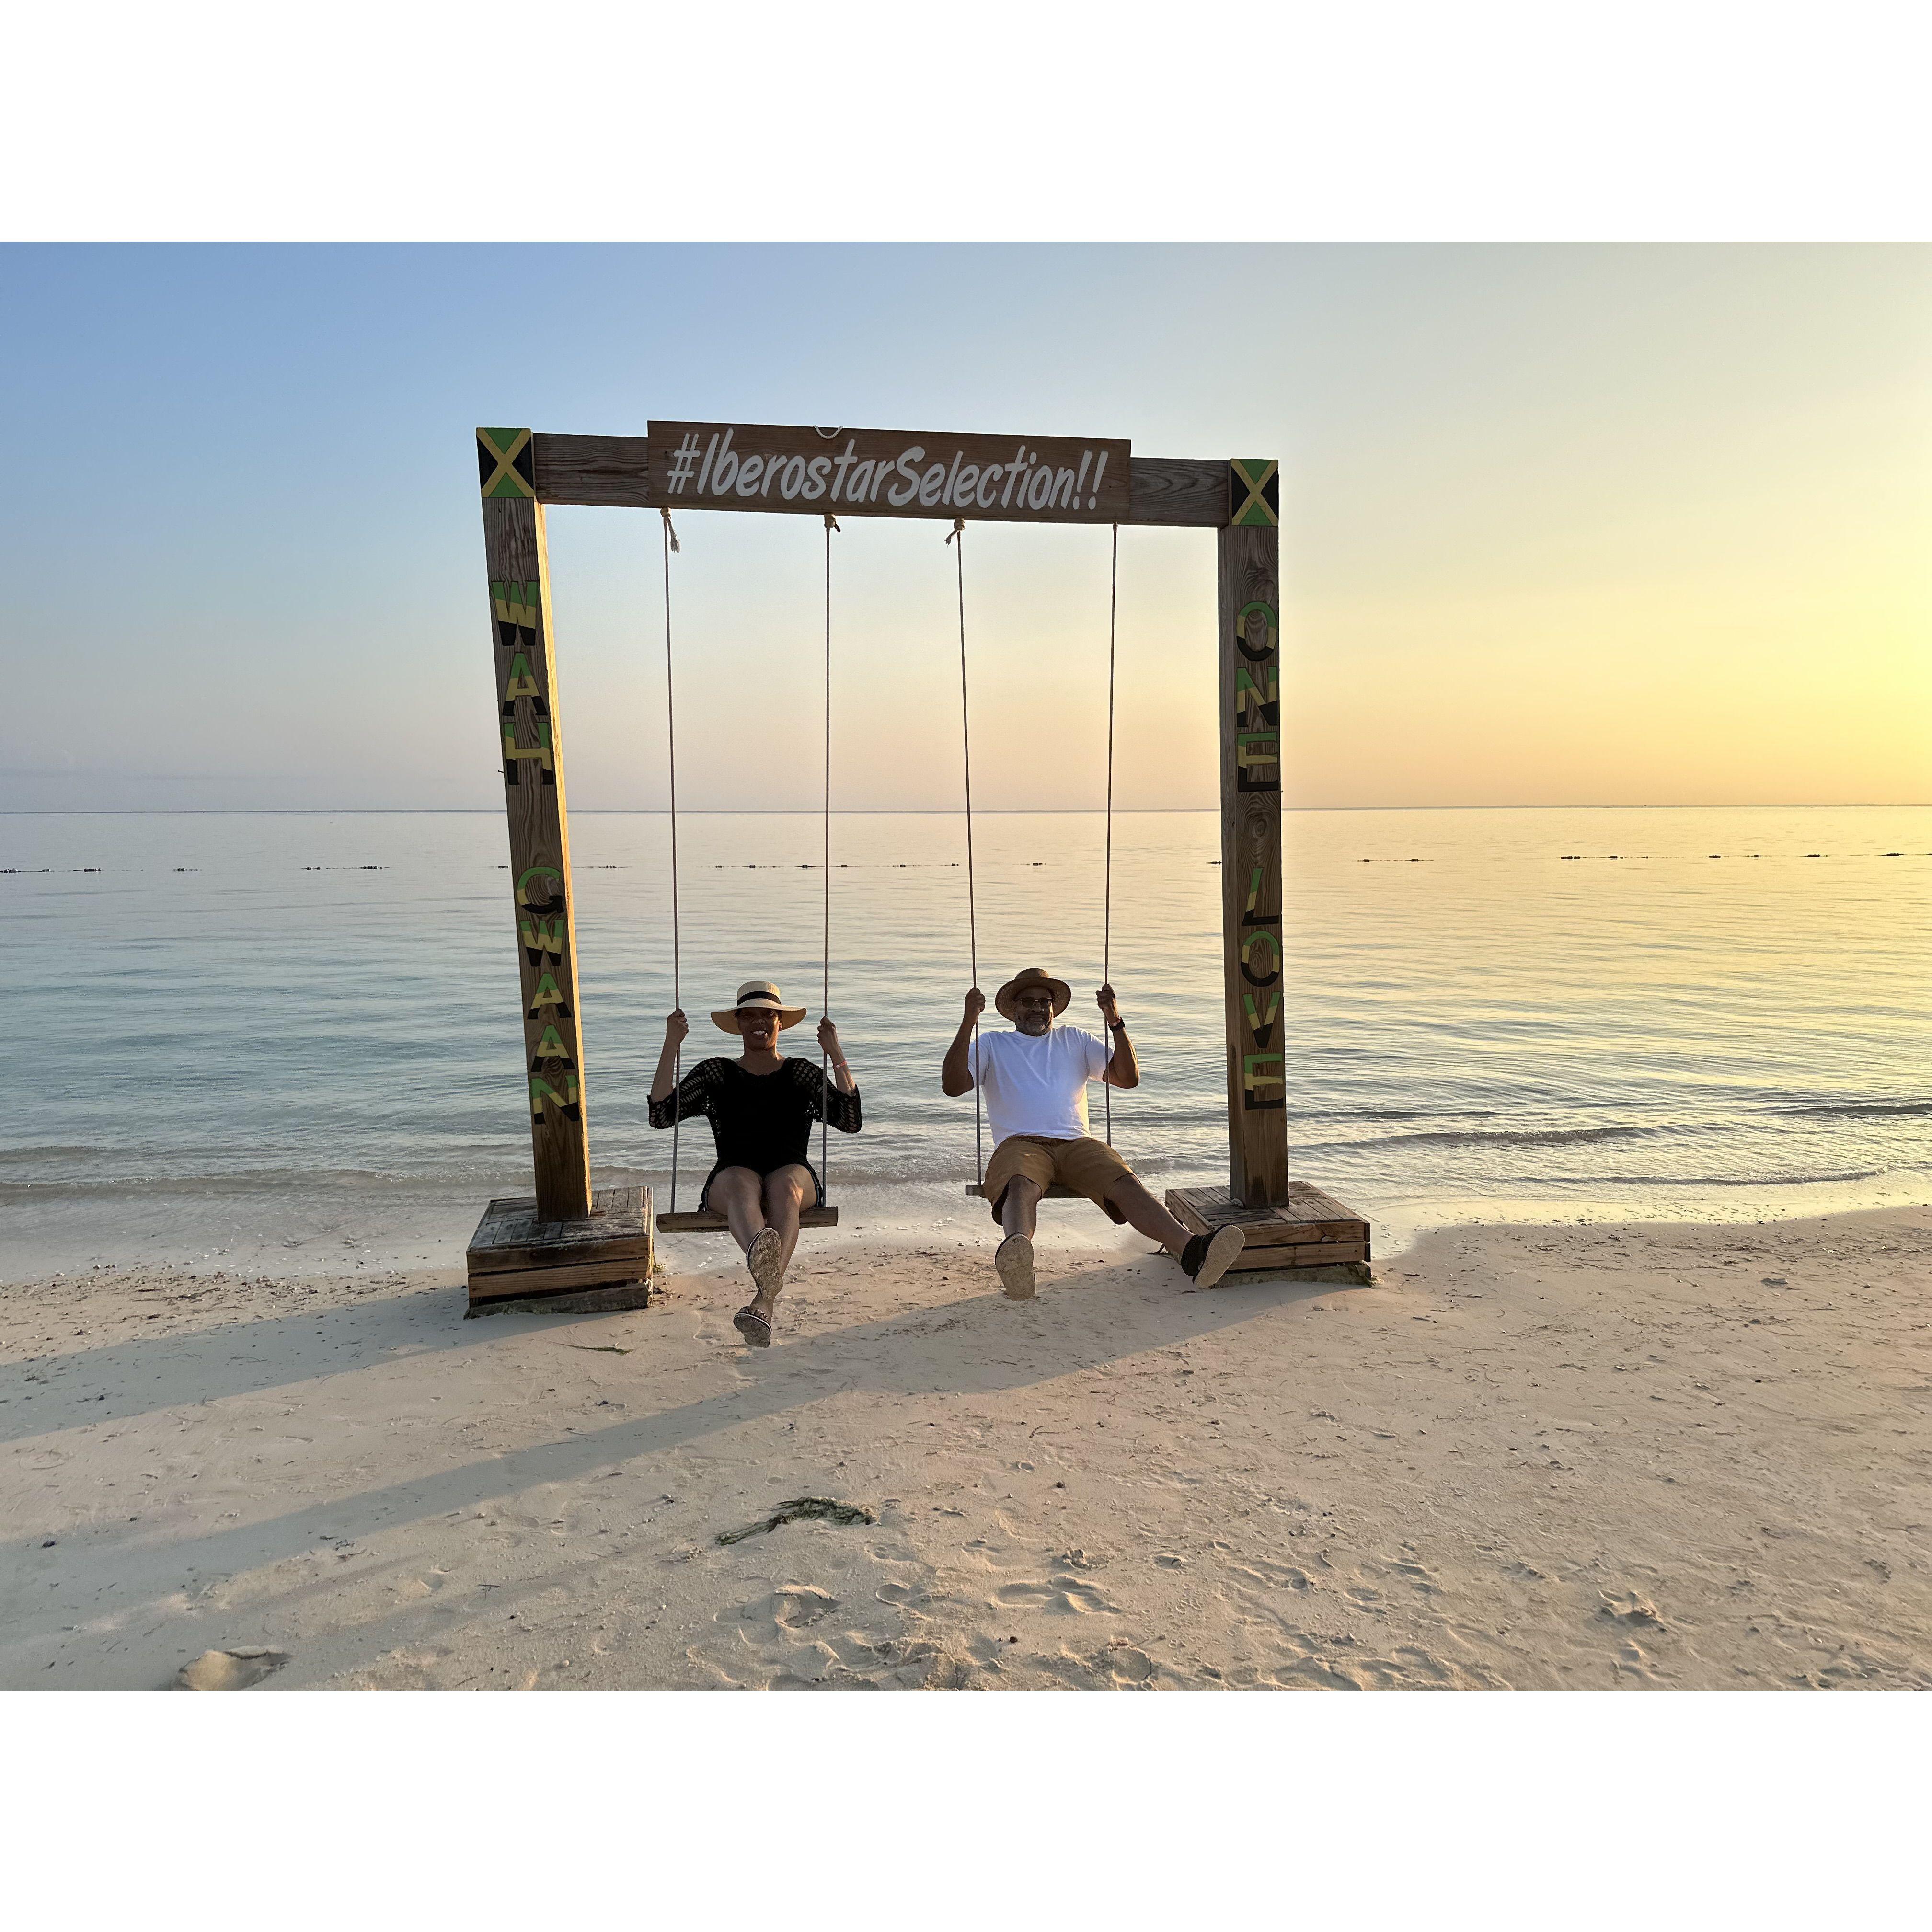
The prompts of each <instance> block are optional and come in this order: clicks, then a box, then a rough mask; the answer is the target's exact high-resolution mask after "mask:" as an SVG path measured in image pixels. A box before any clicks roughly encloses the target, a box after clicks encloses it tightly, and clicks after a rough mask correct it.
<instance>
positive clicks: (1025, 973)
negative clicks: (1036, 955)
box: [993, 966, 1073, 1019]
mask: <svg viewBox="0 0 1932 1932" xmlns="http://www.w3.org/2000/svg"><path fill="white" fill-rule="evenodd" d="M1030 986H1044V987H1046V989H1047V990H1048V991H1049V992H1051V993H1052V995H1053V1010H1054V1012H1055V1014H1056V1015H1057V1014H1060V1013H1064V1012H1066V1010H1067V1001H1069V1000H1070V999H1072V998H1073V988H1072V987H1070V986H1068V985H1067V982H1066V981H1065V980H1056V979H1055V977H1053V975H1052V974H1051V973H1049V972H1048V971H1047V970H1046V968H1045V967H1043V966H1026V967H1022V968H1021V970H1020V971H1019V972H1017V973H1016V974H1014V975H1013V977H1012V978H1011V979H1010V980H1008V981H1007V983H1006V984H1005V985H1004V986H1002V987H1001V989H1000V990H999V991H998V992H997V993H995V995H993V1004H994V1005H995V1006H996V1007H998V1008H999V1010H1000V1011H1001V1013H1004V1015H1005V1016H1006V1017H1007V1019H1012V1018H1013V1001H1014V1000H1015V998H1016V997H1017V996H1018V995H1020V994H1022V993H1023V992H1025V991H1026V990H1027V989H1028V987H1030Z"/></svg>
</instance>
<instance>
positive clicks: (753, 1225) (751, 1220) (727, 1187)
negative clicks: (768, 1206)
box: [709, 1167, 766, 1250]
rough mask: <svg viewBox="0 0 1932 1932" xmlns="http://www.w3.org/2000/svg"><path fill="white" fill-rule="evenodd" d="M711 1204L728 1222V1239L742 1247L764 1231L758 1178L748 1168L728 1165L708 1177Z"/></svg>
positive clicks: (746, 1245) (761, 1195)
mask: <svg viewBox="0 0 1932 1932" xmlns="http://www.w3.org/2000/svg"><path fill="white" fill-rule="evenodd" d="M709 1200H710V1202H711V1205H712V1207H713V1208H715V1209H716V1210H717V1211H718V1213H719V1214H722V1215H723V1216H724V1219H725V1220H727V1222H728V1223H730V1228H731V1238H732V1240H733V1241H736V1243H737V1244H738V1245H739V1247H740V1248H742V1249H745V1250H749V1249H750V1247H751V1244H752V1243H753V1242H754V1241H756V1240H757V1238H758V1237H759V1236H760V1235H762V1234H763V1232H765V1226H766V1223H765V1203H764V1195H763V1190H762V1189H761V1188H760V1186H759V1182H758V1177H757V1175H755V1174H754V1173H753V1172H751V1169H749V1168H748V1167H727V1168H724V1169H721V1170H720V1171H719V1172H718V1173H717V1174H715V1175H713V1176H712V1180H711V1193H710V1195H709Z"/></svg>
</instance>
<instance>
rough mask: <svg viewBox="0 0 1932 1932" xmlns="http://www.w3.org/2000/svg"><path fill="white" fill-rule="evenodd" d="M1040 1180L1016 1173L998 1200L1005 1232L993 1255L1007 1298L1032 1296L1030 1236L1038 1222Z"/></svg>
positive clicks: (1030, 1297) (1027, 1299) (1028, 1297)
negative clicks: (1028, 1178) (1029, 1178)
mask: <svg viewBox="0 0 1932 1932" xmlns="http://www.w3.org/2000/svg"><path fill="white" fill-rule="evenodd" d="M1039 1208H1040V1183H1039V1182H1038V1181H1028V1180H1027V1179H1026V1178H1025V1176H1023V1175H1015V1176H1014V1177H1013V1179H1012V1180H1011V1181H1008V1182H1007V1192H1006V1196H1005V1199H1003V1200H1002V1201H1001V1203H1000V1226H1001V1227H1002V1228H1003V1229H1005V1231H1006V1237H1007V1238H1006V1239H1005V1240H1004V1241H1002V1242H1001V1244H1000V1245H999V1248H998V1251H997V1252H996V1253H995V1255H994V1256H993V1265H994V1267H995V1268H997V1269H998V1271H999V1276H1000V1287H1001V1291H1002V1292H1003V1293H1004V1295H1006V1298H1007V1300H1008V1301H1031V1300H1032V1299H1033V1292H1034V1272H1033V1235H1034V1228H1035V1227H1036V1226H1037V1225H1038V1210H1039Z"/></svg>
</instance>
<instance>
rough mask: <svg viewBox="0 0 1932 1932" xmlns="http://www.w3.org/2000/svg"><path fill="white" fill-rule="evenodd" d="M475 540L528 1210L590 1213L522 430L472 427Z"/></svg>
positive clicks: (543, 602) (552, 696)
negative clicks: (497, 772)
mask: <svg viewBox="0 0 1932 1932" xmlns="http://www.w3.org/2000/svg"><path fill="white" fill-rule="evenodd" d="M476 452H477V458H478V466H479V467H480V469H481V473H482V481H483V545H484V552H485V554H486V555H487V558H488V561H489V573H490V628H491V634H492V637H493V639H494V644H493V652H492V655H493V658H494V660H495V664H494V668H495V672H496V703H497V706H498V723H499V727H500V730H501V734H502V758H503V802H504V804H505V807H506V808H507V809H508V817H509V823H510V885H511V897H512V902H513V916H514V920H515V923H516V929H517V947H518V951H519V954H520V959H521V962H522V983H523V1058H524V1075H525V1079H526V1082H527V1083H528V1088H529V1111H530V1142H531V1151H532V1155H533V1157H534V1158H535V1166H536V1217H537V1219H538V1221H540V1222H549V1221H566V1220H575V1219H577V1218H579V1217H583V1216H587V1215H588V1214H589V1212H590V1145H589V1136H588V1135H587V1133H586V1130H585V1126H584V1118H583V1046H582V1043H581V1040H580V1037H579V1034H578V1028H577V947H576V941H575V935H574V930H573V926H574V920H573V917H572V914H573V910H574V900H573V898H572V897H571V883H570V833H569V822H568V818H567V817H566V816H565V808H564V797H563V745H562V733H561V730H560V728H559V724H558V720H557V708H556V663H555V660H554V655H553V652H552V650H551V648H550V562H549V559H548V556H547V553H546V551H545V548H544V513H543V506H542V505H541V504H540V503H539V502H538V501H537V499H536V490H535V460H534V458H533V455H532V450H531V447H530V433H529V431H528V430H526V429H479V430H478V431H477V432H476Z"/></svg>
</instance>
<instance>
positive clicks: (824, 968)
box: [818, 514, 838, 1207]
mask: <svg viewBox="0 0 1932 1932" xmlns="http://www.w3.org/2000/svg"><path fill="white" fill-rule="evenodd" d="M836 529H838V518H837V517H834V516H832V515H830V514H827V516H826V519H825V916H824V923H823V933H822V941H821V944H820V950H819V962H818V975H819V985H818V1011H819V1016H820V1019H830V1018H831V1017H832V532H833V531H835V530H836ZM829 1077H830V1070H829V1067H828V1066H827V1064H826V1052H825V1049H824V1047H823V1045H822V1044H821V1045H820V1047H819V1049H818V1092H819V1101H818V1181H819V1187H820V1190H821V1191H820V1195H819V1205H820V1207H823V1205H825V1190H826V1187H827V1184H826V1172H827V1171H828V1166H829V1163H828V1160H827V1149H828V1148H829V1145H830V1140H829V1122H830V1120H831V1115H832V1100H831V1096H830V1094H829V1092H828V1091H826V1089H827V1085H828V1082H829Z"/></svg>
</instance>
